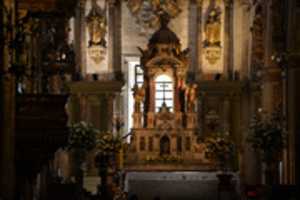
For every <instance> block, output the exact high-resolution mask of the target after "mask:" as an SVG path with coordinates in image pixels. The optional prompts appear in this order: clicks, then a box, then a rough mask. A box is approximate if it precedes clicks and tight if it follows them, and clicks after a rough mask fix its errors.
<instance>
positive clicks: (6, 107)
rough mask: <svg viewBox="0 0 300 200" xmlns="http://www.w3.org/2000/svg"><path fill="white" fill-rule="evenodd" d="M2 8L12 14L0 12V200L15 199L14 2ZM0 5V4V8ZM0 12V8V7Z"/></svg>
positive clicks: (5, 1) (5, 4) (8, 1)
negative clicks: (12, 40)
mask: <svg viewBox="0 0 300 200" xmlns="http://www.w3.org/2000/svg"><path fill="white" fill-rule="evenodd" d="M2 3H3V6H5V8H6V10H7V11H8V12H9V13H10V14H11V18H9V15H7V13H6V12H0V13H1V14H0V16H1V18H0V21H1V22H2V23H3V24H5V25H7V26H8V27H9V26H12V29H11V30H9V29H7V27H6V26H1V29H2V30H1V31H0V33H1V35H0V37H1V36H4V37H3V38H4V40H3V38H2V40H1V43H2V44H3V46H2V45H0V48H1V50H0V51H1V55H0V60H1V61H0V86H1V87H0V89H1V91H0V94H1V95H0V103H1V104H0V198H2V199H4V200H6V199H14V197H15V77H14V75H13V74H10V73H9V72H8V71H9V70H10V67H11V64H12V61H13V59H14V58H13V53H14V52H12V49H10V47H9V43H10V42H11V39H12V38H13V36H14V21H15V17H14V16H15V1H14V0H4V1H2ZM1 6H2V5H1ZM0 9H1V11H3V10H2V8H0Z"/></svg>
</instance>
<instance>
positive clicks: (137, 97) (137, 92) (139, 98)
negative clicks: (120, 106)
mask: <svg viewBox="0 0 300 200" xmlns="http://www.w3.org/2000/svg"><path fill="white" fill-rule="evenodd" d="M133 97H134V101H135V102H134V112H141V104H142V103H143V101H144V98H145V87H144V85H143V86H142V87H139V86H138V85H137V84H136V85H135V86H134V88H133Z"/></svg>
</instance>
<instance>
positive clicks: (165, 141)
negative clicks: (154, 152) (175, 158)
mask: <svg viewBox="0 0 300 200" xmlns="http://www.w3.org/2000/svg"><path fill="white" fill-rule="evenodd" d="M170 149H171V143H170V139H169V137H168V136H166V135H165V136H163V137H162V138H161V139H160V155H161V156H163V155H169V154H170Z"/></svg>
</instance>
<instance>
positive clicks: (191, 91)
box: [185, 83, 197, 112]
mask: <svg viewBox="0 0 300 200" xmlns="http://www.w3.org/2000/svg"><path fill="white" fill-rule="evenodd" d="M196 89H197V84H195V83H194V84H192V85H191V86H189V87H187V88H186V90H185V96H186V100H187V111H188V112H194V111H195V105H196V100H197V90H196Z"/></svg>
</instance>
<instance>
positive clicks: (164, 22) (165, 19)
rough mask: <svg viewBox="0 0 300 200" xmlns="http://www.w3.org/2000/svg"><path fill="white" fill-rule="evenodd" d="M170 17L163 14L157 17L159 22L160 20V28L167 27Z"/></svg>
mask: <svg viewBox="0 0 300 200" xmlns="http://www.w3.org/2000/svg"><path fill="white" fill-rule="evenodd" d="M170 18H171V17H170V15H168V14H167V13H165V12H163V13H162V14H160V15H159V20H160V26H161V27H167V26H168V24H169V22H170Z"/></svg>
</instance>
